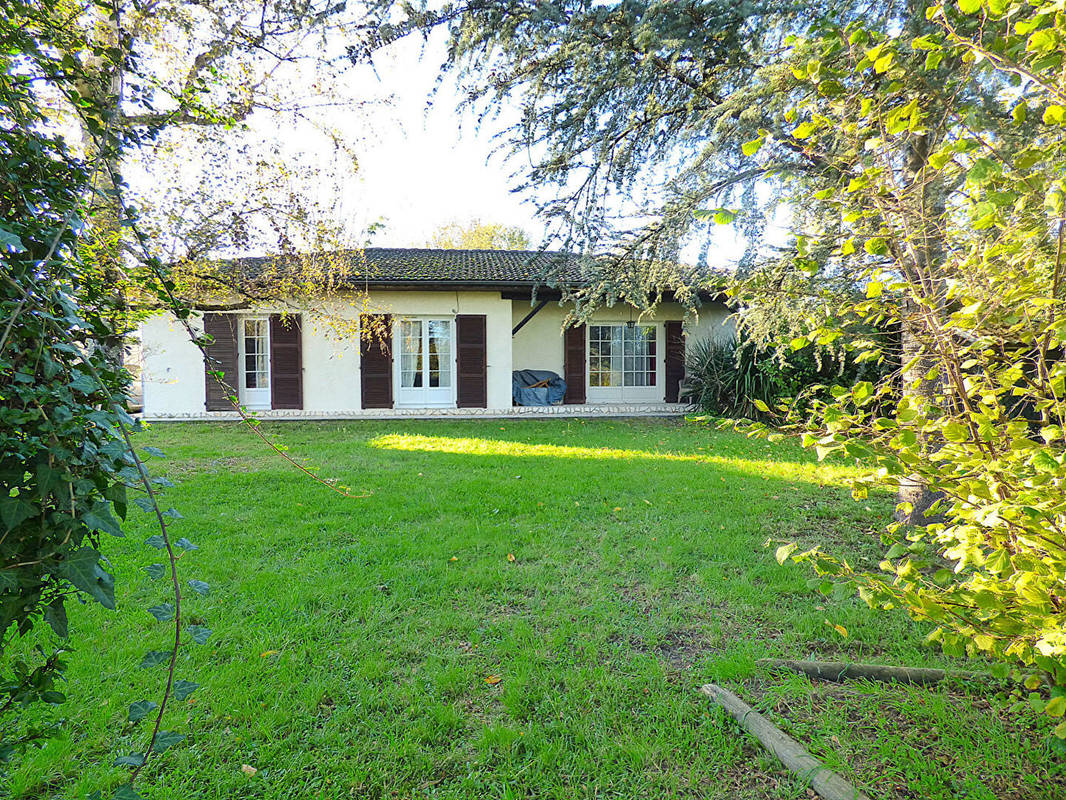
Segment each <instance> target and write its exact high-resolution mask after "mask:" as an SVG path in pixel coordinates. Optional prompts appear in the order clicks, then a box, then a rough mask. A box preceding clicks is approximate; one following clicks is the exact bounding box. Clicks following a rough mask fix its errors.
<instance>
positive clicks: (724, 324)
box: [140, 290, 735, 420]
mask: <svg viewBox="0 0 1066 800" xmlns="http://www.w3.org/2000/svg"><path fill="white" fill-rule="evenodd" d="M278 310H279V309H271V308H258V309H255V310H254V311H248V312H244V313H249V314H250V313H258V314H268V313H271V312H276V311H278ZM531 310H532V307H531V306H530V304H529V303H528V302H522V301H510V300H503V299H501V297H500V294H499V292H474V291H399V290H390V291H373V292H372V293H371V295H370V298H369V300H368V301H366V302H364V301H363V299H362V298H361V297H358V296H352V297H350V298H344V297H341V298H338V299H337V300H335V301H332V302H331V303H329V304H327V305H326V306H325V307H324V308H323V311H325V312H326V314H327V315H328V316H325V317H324V316H323V315H321V314H314V313H305V314H304V315H303V319H302V324H303V333H302V336H303V342H302V347H303V350H302V357H303V412H302V413H303V414H304V415H306V416H315V415H323V416H359V415H361V414H362V413H364V412H363V410H362V403H361V398H360V372H359V341H358V338H357V334H356V327H357V321H358V319H359V315H360V314H361V313H367V312H370V313H380V314H391V315H393V316H394V317H397V316H405V315H411V316H416V315H417V316H438V315H439V316H441V317H446V318H448V317H454V316H455V315H457V314H484V315H485V322H486V334H487V352H486V360H487V378H488V387H487V406H488V409H490V410H491V409H509V408H511V371H512V369H547V370H551V371H552V372H556V373H559V374H562V373H563V336H562V325H563V320H564V318H565V316H566V309H564V308H562V307H560V305H559V304H558V303H557V302H549V304H548V305H547V306H545V307H544V308H543V309H541V311H540V312H538V313H537V315H536V316H535V317H533V318H532V319H531V320H530V321H529V322H528V323H527V324H526V325H525V326H524V327H523V328H522V330H520V331H519V332H518V333H517V334H516V335H515V336H514V337H513V338H512V336H511V329H512V328H513V327H514V326H515V325H517V324H518V323H519V322H520V321H521V320H522V318H523V317H525V315H526V314H528V313H529V312H530V311H531ZM684 317H685V313H684V309H683V308H682V307H681V306H680V305H678V304H676V303H663V304H662V305H660V306H659V307H658V308H657V309H656V311H655V313H654V314H650V315H645V316H644V317H640V318H639V320H640V321H641V322H655V323H661V322H663V321H668V320H681V319H684ZM630 318H633V319H634V320H636V319H638V316H637V314H636V312H633V314H632V315H631V314H630V310H629V308H628V307H627V306H615V307H613V308H604V309H601V310H600V311H598V312H596V314H595V315H594V319H595V320H602V321H605V322H608V321H612V322H617V321H626V320H629V319H630ZM330 319H332V320H334V321H335V322H334V323H332V324H331V322H330V321H329V320H330ZM338 320H339V323H338V322H336V321H338ZM192 325H193V328H194V330H195V331H196V332H197V333H198V334H199V333H202V331H203V323H202V320H201V319H200V318H198V317H196V318H194V319H193V321H192ZM686 330H687V334H688V338H689V341H693V340H695V339H704V338H707V337H714V338H715V339H718V340H720V341H725V340H729V339H731V338H732V337H733V336H734V335H735V329H734V326H733V321H732V319H731V318H730V317H729V312H728V310H727V309H726V308H725V307H724V306H722V305H721V304H717V303H715V304H708V305H707V306H705V307H704V308H702V309H701V310H700V313H699V314H698V316H697V317H696V318H694V319H690V320H689V321H688V323H687V328H686ZM140 336H141V341H142V343H143V355H142V358H143V361H142V374H141V381H142V391H143V404H144V414H145V418H146V419H149V420H152V419H190V418H198V419H209V418H211V417H212V416H217V415H213V414H210V413H208V412H207V411H205V409H204V394H205V375H204V362H203V356H202V354H201V352H200V350H199V348H197V347H196V346H195V345H194V344H193V343H192V342H191V341H190V340H189V335H188V333H187V331H186V330H185V328H184V326H183V325H181V324H180V323H179V322H177V321H176V320H175V319H174V317H172V316H171V315H169V314H160V315H157V316H155V317H152V318H150V319H148V320H147V321H145V322H144V323H143V324H142V326H141V330H140ZM661 337H662V333H661V332H660V339H661ZM660 346H661V342H660ZM660 360H661V359H660ZM660 371H661V365H660ZM657 384H658V385H659V386H660V387H661V386H662V375H660V376H659V380H658V381H657ZM658 399H659V401H661V399H662V398H661V396H660V397H659V398H658ZM590 400H591V398H590ZM300 413H301V412H284V416H299V415H300ZM270 415H271V412H264V413H263V416H264V417H267V416H270Z"/></svg>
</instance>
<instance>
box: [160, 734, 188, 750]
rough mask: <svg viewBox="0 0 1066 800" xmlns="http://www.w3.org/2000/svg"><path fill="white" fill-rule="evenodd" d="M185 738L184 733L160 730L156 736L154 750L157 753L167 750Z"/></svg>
mask: <svg viewBox="0 0 1066 800" xmlns="http://www.w3.org/2000/svg"><path fill="white" fill-rule="evenodd" d="M184 739H185V735H184V734H181V733H175V732H174V731H160V732H159V733H158V734H157V735H156V737H155V743H154V744H153V745H152V750H153V751H154V752H156V753H162V752H165V751H167V750H169V749H170V748H171V747H173V746H174V745H176V744H177V743H178V742H181V741H183V740H184Z"/></svg>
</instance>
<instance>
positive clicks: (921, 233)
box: [896, 134, 944, 525]
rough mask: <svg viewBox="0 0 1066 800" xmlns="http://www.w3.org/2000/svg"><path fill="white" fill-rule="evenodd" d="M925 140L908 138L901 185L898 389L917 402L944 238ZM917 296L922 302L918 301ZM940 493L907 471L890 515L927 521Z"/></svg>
mask: <svg viewBox="0 0 1066 800" xmlns="http://www.w3.org/2000/svg"><path fill="white" fill-rule="evenodd" d="M930 147H931V142H930V141H929V137H928V135H927V134H921V135H918V136H915V137H913V139H912V140H911V142H910V144H909V146H908V152H907V155H906V159H905V162H904V173H905V181H906V185H905V186H904V192H905V197H904V202H903V208H904V212H903V213H904V215H905V217H906V218H909V219H907V220H906V222H907V224H906V225H905V227H904V230H908V231H912V234H911V236H910V240H909V241H907V242H906V243H905V250H906V254H907V255H906V260H907V261H909V262H910V263H909V264H906V265H904V272H905V273H906V274H907V278H908V282H909V283H910V284H911V297H909V298H908V299H907V301H906V302H905V303H904V305H903V309H902V310H903V319H902V320H901V355H902V361H901V363H902V366H903V372H902V376H901V378H902V387H901V388H902V394H903V396H904V397H912V398H914V399H915V400H917V401H919V402H923V401H925V402H933V401H935V399H936V396H937V394H938V393H939V391H938V385H937V383H936V382H935V381H930V380H925V376H926V375H927V374H928V373H929V370H930V369H932V368H933V367H934V366H936V364H937V355H936V352H935V350H934V349H933V348H932V347H931V346H930V334H931V333H932V332H931V331H930V330H929V329H928V328H929V325H928V324H927V322H926V319H927V315H929V314H936V313H938V309H939V299H940V296H941V292H940V284H941V277H942V276H941V275H940V264H941V263H942V262H943V258H944V243H943V240H942V237H941V234H940V228H939V225H938V223H939V219H940V216H941V215H942V214H943V212H944V199H943V193H942V192H940V191H937V190H936V189H935V187H933V190H932V191H930V189H931V187H930V186H929V185H928V183H927V181H926V178H925V167H926V164H927V163H928V158H929V150H930ZM918 299H921V300H922V301H924V304H920V303H919V302H918ZM941 497H943V495H942V494H941V493H939V492H933V491H930V490H929V488H928V487H927V486H925V485H924V484H923V483H922V482H921V481H920V480H918V479H917V477H916V476H914V475H910V476H907V477H906V478H903V479H901V480H900V482H899V492H898V496H897V499H898V502H899V503H907V504H909V510H897V512H896V519H897V520H898V521H900V522H904V523H906V524H908V525H927V524H929V523H931V522H934V521H935V520H934V519H933V518H930V517H927V516H926V514H925V512H926V511H927V510H928V509H929V507H930V506H932V505H933V504H934V503H935V502H936V501H937V500H939V499H940V498H941Z"/></svg>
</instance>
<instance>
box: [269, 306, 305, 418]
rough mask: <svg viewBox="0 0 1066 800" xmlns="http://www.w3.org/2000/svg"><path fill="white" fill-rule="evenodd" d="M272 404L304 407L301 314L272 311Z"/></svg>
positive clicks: (272, 406)
mask: <svg viewBox="0 0 1066 800" xmlns="http://www.w3.org/2000/svg"><path fill="white" fill-rule="evenodd" d="M270 407H271V408H303V407H304V370H303V333H302V330H301V325H300V315H299V314H289V315H287V316H282V315H281V314H271V315H270Z"/></svg>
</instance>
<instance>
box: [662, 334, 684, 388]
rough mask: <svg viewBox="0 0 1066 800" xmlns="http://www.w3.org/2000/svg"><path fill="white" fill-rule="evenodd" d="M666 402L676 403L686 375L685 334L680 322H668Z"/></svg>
mask: <svg viewBox="0 0 1066 800" xmlns="http://www.w3.org/2000/svg"><path fill="white" fill-rule="evenodd" d="M665 361H666V402H667V403H676V402H677V401H678V397H679V396H680V393H681V392H680V388H681V380H682V379H683V378H684V377H685V335H684V331H683V330H682V328H681V323H680V322H667V323H666V358H665Z"/></svg>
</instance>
